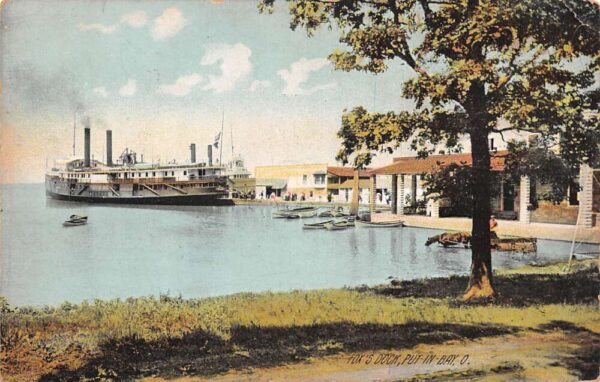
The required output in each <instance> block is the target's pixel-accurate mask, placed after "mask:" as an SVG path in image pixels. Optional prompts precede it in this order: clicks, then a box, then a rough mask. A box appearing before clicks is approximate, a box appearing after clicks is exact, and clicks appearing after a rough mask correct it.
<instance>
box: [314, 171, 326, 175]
mask: <svg viewBox="0 0 600 382" xmlns="http://www.w3.org/2000/svg"><path fill="white" fill-rule="evenodd" d="M313 175H327V171H323V170H317V171H315V172H313Z"/></svg>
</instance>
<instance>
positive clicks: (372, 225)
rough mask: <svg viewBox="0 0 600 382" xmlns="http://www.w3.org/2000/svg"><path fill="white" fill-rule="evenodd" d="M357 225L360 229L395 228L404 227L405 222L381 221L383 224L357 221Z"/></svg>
mask: <svg viewBox="0 0 600 382" xmlns="http://www.w3.org/2000/svg"><path fill="white" fill-rule="evenodd" d="M356 224H357V225H358V226H360V227H366V228H393V227H403V226H404V222H403V221H402V220H396V221H381V222H368V221H364V220H357V221H356Z"/></svg>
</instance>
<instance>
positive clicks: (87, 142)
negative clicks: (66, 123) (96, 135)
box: [83, 122, 91, 167]
mask: <svg viewBox="0 0 600 382" xmlns="http://www.w3.org/2000/svg"><path fill="white" fill-rule="evenodd" d="M85 125H86V128H85V129H84V130H83V131H84V148H83V149H84V152H83V166H84V167H91V162H90V127H89V126H90V124H89V122H86V124H85Z"/></svg>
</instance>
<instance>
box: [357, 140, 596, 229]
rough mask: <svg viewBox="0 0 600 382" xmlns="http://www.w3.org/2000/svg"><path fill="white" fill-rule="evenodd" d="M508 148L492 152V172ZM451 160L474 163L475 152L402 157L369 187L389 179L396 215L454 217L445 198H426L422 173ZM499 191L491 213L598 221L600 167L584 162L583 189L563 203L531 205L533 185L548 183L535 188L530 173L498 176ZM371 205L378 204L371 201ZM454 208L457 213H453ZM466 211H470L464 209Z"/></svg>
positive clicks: (377, 173) (376, 173)
mask: <svg viewBox="0 0 600 382" xmlns="http://www.w3.org/2000/svg"><path fill="white" fill-rule="evenodd" d="M507 155H508V151H496V152H493V153H492V154H491V170H492V172H495V173H499V174H502V173H503V172H504V171H505V161H506V156H507ZM451 163H456V164H462V165H466V166H471V165H472V159H471V154H470V153H466V154H449V155H430V156H429V157H427V158H418V157H398V158H394V160H393V162H392V163H391V164H389V165H386V166H383V167H379V168H376V169H373V170H370V171H369V172H368V174H369V176H370V179H369V188H370V189H376V190H379V189H380V186H379V185H378V183H380V181H381V179H382V178H385V177H390V178H391V187H390V194H391V203H390V205H391V210H392V212H393V213H397V214H400V215H402V214H405V213H406V214H411V213H412V214H415V213H416V214H423V215H427V216H432V217H444V216H450V215H449V211H452V208H451V206H450V205H448V204H447V201H445V200H444V199H438V200H434V199H433V198H429V199H427V198H426V194H425V191H426V190H425V187H424V186H423V178H424V175H425V174H431V173H435V172H437V171H440V170H441V169H442V168H443V167H444V166H447V165H449V164H451ZM500 179H501V181H500V190H499V192H498V193H497V194H496V195H493V196H492V199H491V200H490V203H491V208H492V212H493V213H494V214H496V215H497V216H498V217H499V218H501V219H502V218H503V219H512V220H517V219H518V220H520V221H521V222H523V223H530V222H540V223H566V224H575V223H576V222H577V219H578V216H579V219H580V220H581V221H582V222H583V223H582V224H583V225H584V226H586V227H592V226H597V225H598V223H597V221H598V218H597V217H598V214H599V207H600V182H599V180H598V179H600V170H593V169H591V168H589V167H588V166H582V168H581V171H580V176H579V184H580V186H581V188H582V190H581V191H580V192H579V193H576V188H575V187H572V188H571V189H570V192H571V195H570V197H569V198H568V199H567V200H565V201H563V202H562V203H560V204H553V203H550V202H543V201H540V202H539V203H538V206H537V208H535V209H534V208H532V202H531V200H532V197H533V196H532V193H531V192H532V190H537V192H538V193H543V192H544V191H545V190H544V187H545V186H542V185H540V184H536V185H535V187H532V185H531V181H530V179H529V178H528V177H522V178H521V180H520V182H519V183H518V184H514V183H513V182H511V181H510V180H509V179H508V177H503V176H501V177H500ZM370 204H371V205H372V208H375V206H376V205H377V203H376V202H375V203H373V201H370ZM454 213H455V212H454ZM464 213H465V215H467V214H469V213H470V211H464Z"/></svg>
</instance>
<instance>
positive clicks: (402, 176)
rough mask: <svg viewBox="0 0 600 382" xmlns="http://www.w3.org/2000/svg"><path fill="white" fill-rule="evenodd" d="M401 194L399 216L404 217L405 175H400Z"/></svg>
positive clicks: (399, 196) (399, 197)
mask: <svg viewBox="0 0 600 382" xmlns="http://www.w3.org/2000/svg"><path fill="white" fill-rule="evenodd" d="M399 188H400V192H399V193H398V214H399V215H400V216H403V215H404V174H401V175H400V185H399Z"/></svg>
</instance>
